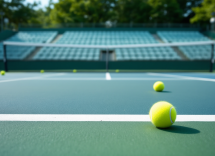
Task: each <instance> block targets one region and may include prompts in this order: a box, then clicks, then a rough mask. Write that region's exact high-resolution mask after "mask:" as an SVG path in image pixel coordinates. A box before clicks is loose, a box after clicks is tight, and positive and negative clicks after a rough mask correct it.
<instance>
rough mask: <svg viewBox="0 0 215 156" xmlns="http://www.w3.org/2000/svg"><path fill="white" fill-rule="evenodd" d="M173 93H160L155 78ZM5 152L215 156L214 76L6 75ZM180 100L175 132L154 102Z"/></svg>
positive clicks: (0, 113) (1, 133)
mask: <svg viewBox="0 0 215 156" xmlns="http://www.w3.org/2000/svg"><path fill="white" fill-rule="evenodd" d="M158 80H160V81H163V82H164V83H165V90H164V91H163V92H155V91H154V90H153V88H152V86H153V84H154V82H155V81H158ZM0 87H1V94H0V99H1V103H0V140H2V141H1V143H0V155H1V156H4V155H7V156H8V155H23V156H24V155H46V156H47V155H52V156H53V155H123V156H125V155H191V156H192V155H193V156H194V155H195V156H196V155H213V154H214V153H215V149H214V147H215V143H214V140H215V134H214V129H215V101H214V88H215V74H214V73H79V72H78V73H59V72H58V73H51V72H50V73H48V72H45V73H43V74H41V73H13V72H10V73H6V75H5V76H1V78H0ZM158 101H168V102H170V103H172V104H173V105H174V106H175V108H176V110H177V113H178V116H177V119H176V122H175V124H174V125H173V126H172V127H170V128H168V129H158V128H155V127H154V126H153V125H152V124H151V122H150V119H149V116H148V112H149V109H150V107H151V106H152V105H153V104H154V103H156V102H158Z"/></svg>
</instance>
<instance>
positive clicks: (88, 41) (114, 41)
mask: <svg viewBox="0 0 215 156" xmlns="http://www.w3.org/2000/svg"><path fill="white" fill-rule="evenodd" d="M152 43H159V42H158V41H157V40H156V39H154V38H153V36H152V35H151V34H150V33H149V32H147V31H73V32H71V31H70V32H69V31H68V32H65V33H64V34H63V36H62V37H61V38H60V39H59V40H58V41H57V42H56V44H78V45H129V44H152ZM102 50H103V49H84V48H78V49H77V48H76V49H75V48H70V49H69V48H54V47H53V48H50V47H44V48H42V49H41V50H40V51H39V52H38V53H37V54H36V55H35V56H34V58H33V60H94V61H98V60H101V51H102ZM111 51H114V52H115V57H114V59H113V60H117V61H123V60H180V59H181V58H180V56H178V55H177V53H176V52H175V51H174V50H173V49H172V48H170V47H157V48H153V47H152V48H124V49H111Z"/></svg>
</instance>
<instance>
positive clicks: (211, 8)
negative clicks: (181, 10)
mask: <svg viewBox="0 0 215 156" xmlns="http://www.w3.org/2000/svg"><path fill="white" fill-rule="evenodd" d="M192 10H193V11H194V12H195V16H194V17H193V18H191V19H190V22H191V23H209V21H210V18H211V17H212V15H211V14H212V12H215V0H204V1H203V2H202V4H201V5H200V6H198V7H194V8H192Z"/></svg>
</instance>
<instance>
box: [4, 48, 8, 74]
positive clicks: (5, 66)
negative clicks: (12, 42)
mask: <svg viewBox="0 0 215 156" xmlns="http://www.w3.org/2000/svg"><path fill="white" fill-rule="evenodd" d="M3 51H4V57H3V62H4V70H5V71H6V72H7V71H8V68H7V52H6V45H5V44H3Z"/></svg>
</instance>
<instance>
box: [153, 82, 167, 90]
mask: <svg viewBox="0 0 215 156" xmlns="http://www.w3.org/2000/svg"><path fill="white" fill-rule="evenodd" d="M164 87H165V86H164V83H163V82H161V81H157V82H155V83H154V85H153V88H154V90H155V91H157V92H162V91H163V90H164Z"/></svg>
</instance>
